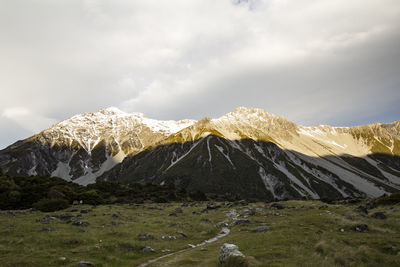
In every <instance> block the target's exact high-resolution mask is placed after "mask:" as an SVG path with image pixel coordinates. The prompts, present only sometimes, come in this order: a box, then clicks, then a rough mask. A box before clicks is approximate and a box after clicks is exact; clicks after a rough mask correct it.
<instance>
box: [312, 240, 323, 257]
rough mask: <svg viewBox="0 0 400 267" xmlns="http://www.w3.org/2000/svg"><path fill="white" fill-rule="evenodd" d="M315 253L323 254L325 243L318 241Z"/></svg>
mask: <svg viewBox="0 0 400 267" xmlns="http://www.w3.org/2000/svg"><path fill="white" fill-rule="evenodd" d="M314 249H315V252H317V253H318V254H324V252H325V251H326V243H325V241H319V242H318V243H317V244H316V245H315V247H314Z"/></svg>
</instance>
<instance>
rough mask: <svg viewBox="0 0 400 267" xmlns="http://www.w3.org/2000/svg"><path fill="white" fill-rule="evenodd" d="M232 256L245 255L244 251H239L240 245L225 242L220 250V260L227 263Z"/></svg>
mask: <svg viewBox="0 0 400 267" xmlns="http://www.w3.org/2000/svg"><path fill="white" fill-rule="evenodd" d="M230 256H235V257H244V255H243V253H242V252H240V251H239V248H238V246H236V245H234V244H228V243H225V244H224V245H223V246H222V247H221V250H220V252H219V262H220V263H221V264H222V263H225V262H226V260H227V259H228V258H229V257H230Z"/></svg>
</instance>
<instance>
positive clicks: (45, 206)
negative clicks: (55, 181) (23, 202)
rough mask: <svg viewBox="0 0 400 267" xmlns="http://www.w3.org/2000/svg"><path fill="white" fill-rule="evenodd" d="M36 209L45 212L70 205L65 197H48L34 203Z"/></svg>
mask: <svg viewBox="0 0 400 267" xmlns="http://www.w3.org/2000/svg"><path fill="white" fill-rule="evenodd" d="M33 207H34V208H35V209H38V210H40V211H44V212H52V211H57V210H63V209H66V208H68V207H69V204H68V201H67V200H65V199H48V198H44V199H41V200H39V201H38V202H36V203H35V204H33Z"/></svg>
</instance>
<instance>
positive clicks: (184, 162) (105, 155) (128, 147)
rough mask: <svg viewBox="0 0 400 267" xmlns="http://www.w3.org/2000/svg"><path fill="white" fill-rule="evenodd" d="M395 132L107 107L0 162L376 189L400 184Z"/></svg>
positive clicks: (268, 188)
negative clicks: (152, 115) (170, 117)
mask: <svg viewBox="0 0 400 267" xmlns="http://www.w3.org/2000/svg"><path fill="white" fill-rule="evenodd" d="M399 133H400V121H397V122H394V123H392V124H380V123H375V124H371V125H364V126H356V127H331V126H325V125H324V126H313V127H304V126H300V125H297V124H295V123H293V122H291V121H289V120H287V119H286V118H283V117H278V116H275V115H273V114H270V113H268V112H266V111H265V110H263V109H254V108H244V107H240V108H237V109H235V110H234V111H232V112H230V113H228V114H226V115H224V116H222V117H220V118H216V119H210V118H204V119H201V120H199V121H194V120H181V121H160V120H154V119H149V118H147V117H146V116H145V115H144V114H141V113H126V112H123V111H121V110H119V109H117V108H114V107H111V108H107V109H102V110H99V111H97V112H94V113H92V112H89V113H83V114H80V115H76V116H73V117H72V118H70V119H67V120H65V121H62V122H60V123H57V124H55V125H53V126H52V127H50V128H48V129H45V130H43V131H42V132H40V133H38V134H36V135H34V136H32V137H29V138H27V139H25V140H22V141H18V142H16V143H14V144H12V145H11V146H9V147H7V148H6V149H4V150H2V151H0V168H2V170H3V172H5V173H7V174H10V175H42V176H59V177H61V178H63V179H66V180H71V181H74V182H77V183H80V184H84V185H86V184H89V183H93V182H95V181H96V179H100V180H115V181H120V182H124V183H130V182H149V181H151V182H155V183H160V184H163V183H166V182H174V183H175V184H177V185H178V186H180V187H183V188H186V189H187V190H202V191H204V192H206V193H214V194H226V193H228V194H235V195H239V196H241V197H251V198H258V199H274V198H276V199H283V198H300V197H309V198H339V197H347V196H379V195H382V194H384V193H391V192H395V191H398V190H399V189H400V160H399V156H400V136H399Z"/></svg>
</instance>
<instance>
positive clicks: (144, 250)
mask: <svg viewBox="0 0 400 267" xmlns="http://www.w3.org/2000/svg"><path fill="white" fill-rule="evenodd" d="M142 251H143V252H156V251H155V250H154V249H153V248H152V247H144V248H143V249H142Z"/></svg>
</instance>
